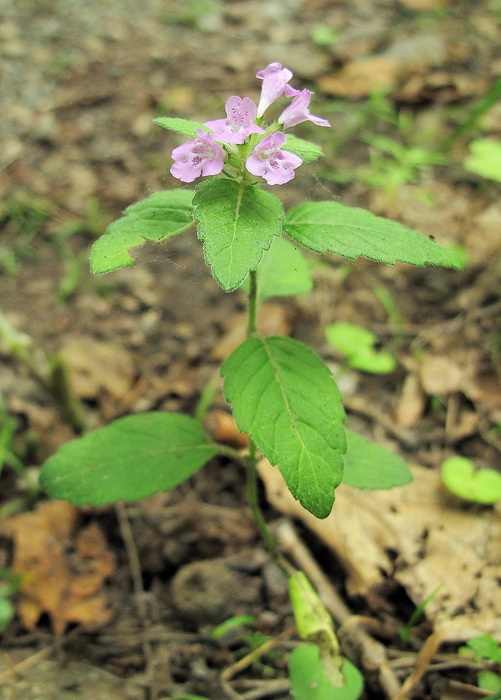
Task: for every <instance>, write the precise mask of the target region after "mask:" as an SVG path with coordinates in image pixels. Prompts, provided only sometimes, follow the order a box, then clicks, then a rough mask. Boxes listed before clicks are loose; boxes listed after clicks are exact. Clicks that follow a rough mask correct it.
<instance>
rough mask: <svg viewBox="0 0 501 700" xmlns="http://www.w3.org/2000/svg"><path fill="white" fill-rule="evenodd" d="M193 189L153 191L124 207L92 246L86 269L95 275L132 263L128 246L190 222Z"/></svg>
mask: <svg viewBox="0 0 501 700" xmlns="http://www.w3.org/2000/svg"><path fill="white" fill-rule="evenodd" d="M192 200H193V192H192V191H191V190H172V191H167V192H154V193H153V194H151V195H150V196H149V197H148V198H147V199H143V200H141V201H140V202H136V204H133V205H132V206H130V207H128V208H127V209H126V210H125V212H124V216H123V217H122V218H121V219H118V220H117V221H114V222H113V223H112V224H110V225H109V226H108V228H107V229H106V233H105V234H104V236H101V238H98V239H97V241H96V242H95V243H94V245H93V246H92V253H91V259H90V269H91V272H92V273H93V274H95V275H98V274H102V273H104V272H111V270H117V269H118V268H120V267H128V266H130V265H133V264H134V258H132V257H131V256H130V255H129V250H130V249H131V248H134V247H136V246H138V245H143V243H145V242H146V241H153V242H154V243H159V242H160V241H164V240H166V239H167V238H171V237H172V236H176V235H177V234H179V233H182V232H183V231H186V229H188V228H189V227H190V226H192V225H193V206H192Z"/></svg>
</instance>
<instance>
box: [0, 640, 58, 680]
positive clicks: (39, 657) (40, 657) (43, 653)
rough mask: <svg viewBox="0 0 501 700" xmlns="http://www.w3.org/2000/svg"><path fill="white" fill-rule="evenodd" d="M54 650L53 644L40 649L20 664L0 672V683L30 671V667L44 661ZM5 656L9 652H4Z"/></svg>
mask: <svg viewBox="0 0 501 700" xmlns="http://www.w3.org/2000/svg"><path fill="white" fill-rule="evenodd" d="M53 651H54V645H53V644H51V645H50V646H48V647H45V648H44V649H40V651H37V653H36V654H32V655H31V656H28V658H27V659H23V660H22V661H20V662H19V663H18V664H15V665H14V666H11V667H10V668H8V669H7V670H6V671H4V672H3V673H0V685H3V684H4V683H7V682H8V681H10V680H11V679H12V678H13V677H16V676H21V675H22V674H23V673H25V672H26V671H28V670H29V669H30V668H33V666H36V665H37V664H39V663H40V662H41V661H44V660H45V659H46V658H47V657H48V656H50V655H51V654H52V653H53ZM3 656H4V657H6V656H7V654H5V653H4V654H3ZM7 658H8V657H7Z"/></svg>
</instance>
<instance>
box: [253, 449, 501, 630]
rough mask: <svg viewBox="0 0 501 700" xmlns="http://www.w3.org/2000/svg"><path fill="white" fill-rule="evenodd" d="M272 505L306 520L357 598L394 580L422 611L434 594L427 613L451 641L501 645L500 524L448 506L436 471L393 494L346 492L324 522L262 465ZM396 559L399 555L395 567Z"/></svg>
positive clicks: (418, 471)
mask: <svg viewBox="0 0 501 700" xmlns="http://www.w3.org/2000/svg"><path fill="white" fill-rule="evenodd" d="M259 473H260V475H261V478H262V479H263V481H264V483H265V485H266V492H267V496H268V500H269V501H270V502H271V503H272V505H273V506H274V507H275V508H277V509H278V510H280V511H281V512H283V513H286V514H288V515H291V516H293V517H297V518H300V519H301V520H302V521H303V522H304V523H305V525H306V526H307V527H308V528H310V529H311V530H312V531H313V532H315V533H316V534H317V536H318V537H320V539H321V540H322V541H323V542H325V544H326V545H327V546H329V547H330V548H331V549H332V550H333V551H334V552H335V553H336V555H337V556H338V557H339V558H340V559H341V560H342V562H343V565H344V567H345V569H346V572H347V575H348V580H347V588H348V591H349V592H350V593H351V594H366V593H368V592H369V591H370V590H371V589H372V588H373V587H374V586H377V585H378V584H381V583H382V582H383V581H384V579H385V578H386V577H387V576H392V577H393V578H394V579H396V580H397V581H398V582H399V583H401V584H402V585H403V586H404V587H405V589H406V591H407V593H408V595H409V597H410V598H411V599H412V600H413V601H414V603H415V604H416V605H419V604H421V603H423V601H424V600H425V599H426V598H427V597H428V596H429V595H430V594H431V593H433V592H434V591H435V590H437V593H436V596H435V597H434V598H433V600H431V601H430V602H428V604H427V606H426V614H427V616H428V617H429V619H431V620H432V621H433V622H434V624H435V626H436V627H437V628H438V627H440V630H441V633H442V634H443V635H446V638H447V639H449V640H460V639H466V638H469V637H471V636H473V635H475V634H491V635H493V636H494V637H496V639H498V640H500V641H501V589H500V587H499V579H500V578H501V554H500V547H499V543H500V541H501V522H500V518H499V515H498V514H497V513H495V512H494V511H491V510H485V509H483V510H481V511H478V512H477V511H475V510H474V509H473V508H468V509H463V508H462V507H461V506H460V505H458V504H457V503H455V502H452V501H450V500H448V497H447V496H446V495H445V493H444V492H443V490H442V487H441V483H440V476H439V474H438V473H437V472H435V471H432V470H428V469H424V468H422V467H415V468H413V474H414V482H413V483H411V484H409V485H407V486H403V487H400V488H397V489H392V490H388V491H360V490H358V489H354V488H351V487H349V486H347V485H344V484H343V485H341V486H340V487H339V488H338V489H337V491H336V493H337V497H336V502H335V505H334V508H333V511H332V513H331V514H330V515H329V517H328V518H326V519H325V520H318V519H317V518H315V517H314V516H313V515H311V514H310V513H308V512H307V511H305V510H304V508H302V507H301V506H300V504H299V502H298V501H295V500H294V499H293V498H292V496H291V495H290V493H289V491H288V489H287V487H286V486H285V483H284V481H283V479H282V477H281V475H280V472H279V471H278V469H276V468H274V467H271V466H270V464H269V463H268V462H266V460H263V461H262V462H261V463H260V465H259ZM389 552H397V553H398V558H397V561H396V562H395V561H393V558H392V557H390V555H389Z"/></svg>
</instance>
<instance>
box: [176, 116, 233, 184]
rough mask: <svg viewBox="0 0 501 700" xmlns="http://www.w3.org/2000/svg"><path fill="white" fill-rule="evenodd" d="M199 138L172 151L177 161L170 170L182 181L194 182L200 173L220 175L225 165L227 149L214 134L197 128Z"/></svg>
mask: <svg viewBox="0 0 501 700" xmlns="http://www.w3.org/2000/svg"><path fill="white" fill-rule="evenodd" d="M196 133H197V138H196V139H195V140H194V141H190V142H189V143H183V144H182V145H181V146H178V147H177V148H175V149H174V150H173V151H172V158H173V159H174V161H175V163H174V165H173V166H172V167H171V169H170V171H171V173H172V175H174V177H177V179H178V180H181V181H182V182H193V180H195V178H197V177H198V176H199V175H205V176H207V175H218V174H219V173H220V172H221V170H222V169H223V166H224V159H225V158H226V151H225V150H224V149H223V148H221V146H218V145H217V143H214V140H213V138H212V136H211V135H210V134H209V133H208V132H207V133H204V132H203V130H202V129H197V130H196Z"/></svg>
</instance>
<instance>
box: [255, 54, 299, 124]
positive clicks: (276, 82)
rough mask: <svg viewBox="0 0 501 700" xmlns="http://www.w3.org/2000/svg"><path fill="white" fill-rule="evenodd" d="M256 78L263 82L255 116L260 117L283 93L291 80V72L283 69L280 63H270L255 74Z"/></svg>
mask: <svg viewBox="0 0 501 700" xmlns="http://www.w3.org/2000/svg"><path fill="white" fill-rule="evenodd" d="M256 78H259V79H260V80H262V81H263V85H262V87H261V99H260V100H259V105H258V108H257V116H258V117H262V116H263V114H264V113H265V111H266V110H267V109H268V107H269V106H270V105H271V103H272V102H274V101H275V100H276V99H277V98H278V97H280V95H282V94H283V93H284V91H285V87H286V85H287V83H288V82H289V80H290V79H291V78H292V71H290V70H289V69H288V68H283V66H282V64H281V63H270V64H269V65H268V66H266V68H265V69H264V70H260V71H259V73H256Z"/></svg>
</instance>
